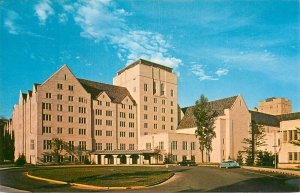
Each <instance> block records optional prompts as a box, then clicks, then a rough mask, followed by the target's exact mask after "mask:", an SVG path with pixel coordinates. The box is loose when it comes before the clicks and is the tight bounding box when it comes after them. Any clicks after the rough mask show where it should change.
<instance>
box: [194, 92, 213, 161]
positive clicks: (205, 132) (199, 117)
mask: <svg viewBox="0 0 300 193" xmlns="http://www.w3.org/2000/svg"><path fill="white" fill-rule="evenodd" d="M193 115H194V117H195V119H196V120H195V121H196V125H197V129H196V131H195V135H196V137H197V138H198V140H199V145H200V146H199V149H200V151H201V155H202V162H204V160H203V157H204V156H203V152H204V150H206V151H207V154H208V157H209V155H210V152H211V151H212V139H213V138H214V137H216V133H215V131H214V129H215V126H214V123H215V119H216V117H217V113H216V112H215V111H213V110H212V108H211V106H210V105H209V103H208V99H207V98H206V97H205V96H204V95H201V97H200V99H199V100H197V101H196V103H195V106H194V107H193Z"/></svg>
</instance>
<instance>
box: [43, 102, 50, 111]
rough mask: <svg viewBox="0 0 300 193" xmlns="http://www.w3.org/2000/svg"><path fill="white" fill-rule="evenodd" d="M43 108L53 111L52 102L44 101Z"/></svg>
mask: <svg viewBox="0 0 300 193" xmlns="http://www.w3.org/2000/svg"><path fill="white" fill-rule="evenodd" d="M42 109H47V110H50V111H51V103H42Z"/></svg>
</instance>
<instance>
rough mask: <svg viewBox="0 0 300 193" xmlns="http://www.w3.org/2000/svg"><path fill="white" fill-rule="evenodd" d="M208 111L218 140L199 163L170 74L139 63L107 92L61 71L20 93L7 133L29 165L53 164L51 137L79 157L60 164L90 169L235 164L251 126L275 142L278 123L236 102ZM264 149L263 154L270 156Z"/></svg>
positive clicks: (188, 114)
mask: <svg viewBox="0 0 300 193" xmlns="http://www.w3.org/2000/svg"><path fill="white" fill-rule="evenodd" d="M199 94H200V93H199ZM209 104H210V105H211V107H212V109H213V110H215V111H216V112H217V113H218V116H217V118H216V121H215V132H216V138H214V139H213V142H212V146H213V150H212V152H210V153H209V154H206V153H205V154H204V156H203V158H202V154H201V152H200V150H199V142H198V140H197V138H196V137H195V129H196V124H195V118H194V116H193V113H192V107H186V108H180V107H179V105H178V89H177V76H176V74H175V73H174V72H173V71H172V69H171V68H169V67H165V66H163V65H160V64H156V63H153V62H150V61H146V60H143V59H139V60H137V61H136V62H134V63H132V64H130V65H128V66H127V67H125V68H124V69H122V70H120V71H119V72H118V73H117V76H116V77H115V78H114V79H113V85H109V84H104V83H99V82H95V81H91V80H84V79H78V78H76V76H75V75H74V74H73V73H72V72H71V71H70V69H69V68H68V67H67V66H66V65H64V66H63V67H62V68H60V69H59V70H58V71H57V72H56V73H54V74H53V75H52V76H51V77H50V78H49V79H48V80H46V81H45V82H44V83H42V84H34V85H33V88H32V90H29V91H27V92H26V93H22V92H20V96H19V103H18V104H16V105H15V106H14V109H13V113H12V122H11V124H9V129H13V130H14V131H15V132H14V133H15V158H17V157H18V156H19V155H20V154H24V155H25V156H26V160H27V162H28V163H33V164H39V163H47V162H50V163H51V162H52V161H53V156H52V154H51V152H52V151H53V143H52V141H53V139H55V138H57V139H61V140H63V141H64V142H65V143H66V144H68V147H69V148H71V149H76V151H77V152H78V153H77V154H71V153H70V152H69V151H64V150H63V151H61V153H60V156H59V159H58V160H59V161H61V162H71V163H74V162H84V161H85V160H86V159H87V158H88V159H90V160H91V161H92V162H93V163H95V164H154V163H163V161H164V158H165V156H167V155H168V156H170V157H171V159H172V160H173V161H175V162H177V161H182V160H185V159H191V160H195V161H196V162H201V160H202V159H203V160H204V161H210V162H216V163H218V162H221V161H222V160H227V159H236V158H237V154H238V151H241V150H243V146H244V144H243V143H242V141H243V139H244V138H246V137H249V124H250V122H251V120H256V121H257V122H259V123H261V124H263V125H264V126H265V129H266V131H267V132H269V133H270V134H269V138H270V140H274V137H272V136H275V135H276V136H278V137H279V136H280V135H279V134H278V133H280V127H279V123H281V122H280V121H279V120H278V117H277V116H275V115H268V114H266V113H261V112H254V111H250V112H249V111H248V108H247V105H246V104H245V102H244V100H243V97H242V96H233V97H228V98H224V99H220V100H216V101H211V102H209ZM282 124H283V125H287V124H285V123H283V122H282ZM295 124H296V125H297V124H298V122H297V123H295ZM282 127H285V126H282ZM286 127H288V126H286ZM273 133H275V134H273ZM283 133H284V132H283ZM276 143H277V142H275V143H274V144H276ZM278 143H280V142H279V141H278ZM270 144H271V145H269V146H270V147H268V148H267V150H272V148H273V147H272V146H273V142H272V143H270ZM273 149H274V148H273ZM297 151H298V150H297ZM295 152H296V150H295ZM292 155H293V156H294V157H295V155H296V154H295V153H293V154H292ZM297 155H298V154H297ZM288 156H289V157H290V155H289V154H288ZM299 157H300V155H299V156H298V157H295V158H296V159H299ZM299 160H300V159H299Z"/></svg>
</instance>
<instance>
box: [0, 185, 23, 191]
mask: <svg viewBox="0 0 300 193" xmlns="http://www.w3.org/2000/svg"><path fill="white" fill-rule="evenodd" d="M0 192H28V191H25V190H18V189H14V188H10V187H7V186H2V185H0Z"/></svg>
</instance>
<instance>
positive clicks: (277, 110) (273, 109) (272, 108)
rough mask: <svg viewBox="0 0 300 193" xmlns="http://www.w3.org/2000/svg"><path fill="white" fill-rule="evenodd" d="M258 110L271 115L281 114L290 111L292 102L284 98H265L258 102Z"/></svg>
mask: <svg viewBox="0 0 300 193" xmlns="http://www.w3.org/2000/svg"><path fill="white" fill-rule="evenodd" d="M258 111H259V112H262V113H266V114H271V115H282V114H288V113H291V112H292V103H291V101H290V100H288V99H286V98H275V97H272V98H267V99H266V100H262V101H260V102H259V103H258Z"/></svg>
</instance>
